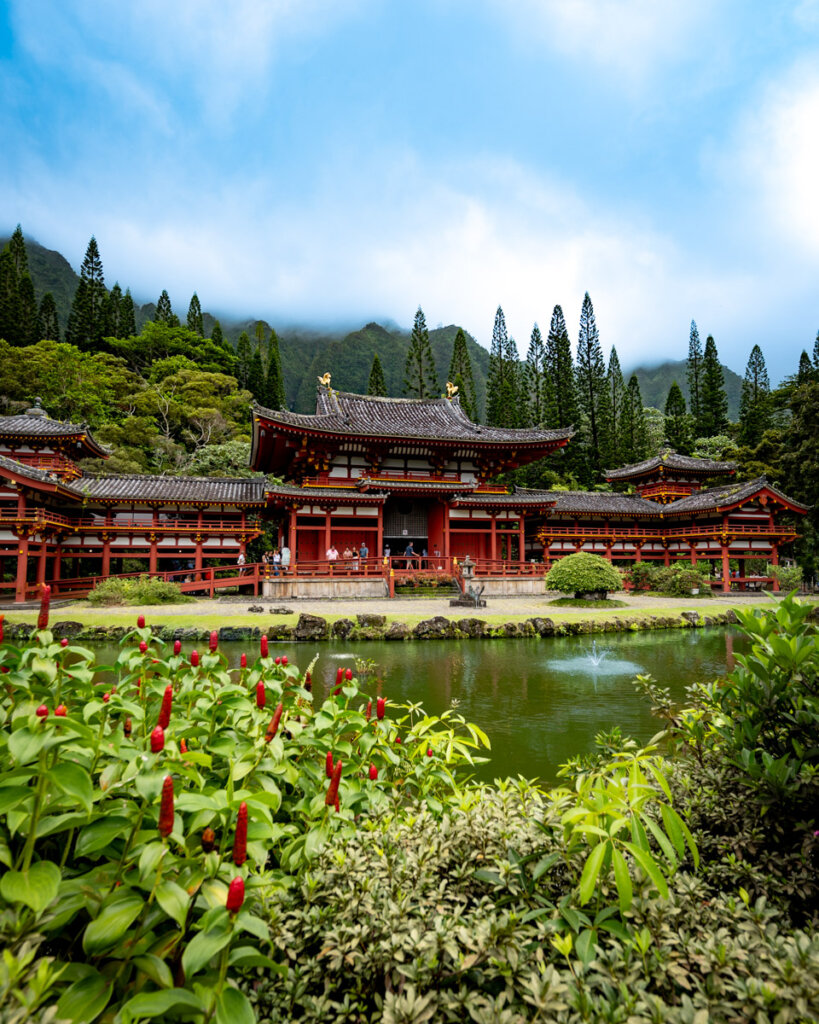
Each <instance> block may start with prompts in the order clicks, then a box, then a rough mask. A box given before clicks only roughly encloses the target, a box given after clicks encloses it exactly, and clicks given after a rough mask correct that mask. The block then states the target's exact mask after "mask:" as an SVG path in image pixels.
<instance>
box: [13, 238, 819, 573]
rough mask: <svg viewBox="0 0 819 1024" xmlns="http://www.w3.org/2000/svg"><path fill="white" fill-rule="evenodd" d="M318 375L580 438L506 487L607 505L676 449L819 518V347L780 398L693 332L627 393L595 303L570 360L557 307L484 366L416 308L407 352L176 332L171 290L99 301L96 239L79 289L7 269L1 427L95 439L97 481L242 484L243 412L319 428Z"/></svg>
mask: <svg viewBox="0 0 819 1024" xmlns="http://www.w3.org/2000/svg"><path fill="white" fill-rule="evenodd" d="M328 370H329V371H330V372H331V373H332V375H333V384H334V386H337V387H339V388H340V389H342V390H349V391H357V392H366V393H369V394H374V395H379V394H380V395H402V394H403V395H409V396H415V397H425V396H430V395H432V396H435V395H439V394H441V393H442V392H443V388H444V385H445V383H446V382H447V381H451V382H452V383H454V384H455V385H456V386H457V387H458V389H459V397H460V400H461V402H462V405H463V406H464V408H465V409H466V411H467V412H468V413H469V415H471V416H472V417H473V418H475V419H477V420H479V421H483V422H486V423H488V424H490V425H494V426H504V427H530V426H542V427H555V428H557V427H566V426H573V427H574V429H575V435H574V438H573V440H572V443H571V444H570V446H569V447H568V449H567V450H566V451H565V453H563V454H562V455H561V456H560V457H559V458H557V459H550V460H544V461H543V462H542V463H536V464H534V465H533V466H528V467H525V468H523V469H521V470H518V471H517V472H516V473H514V474H512V475H511V476H510V477H508V478H506V482H508V483H510V484H522V485H526V486H535V487H549V486H556V487H567V486H568V487H577V486H582V487H595V488H605V487H606V486H607V485H606V484H605V483H604V481H603V471H604V470H606V469H607V468H610V467H614V466H617V465H622V464H625V463H628V462H633V461H637V460H639V459H642V458H645V457H647V456H649V455H652V454H655V453H656V452H658V451H659V450H660V449H661V448H662V447H663V446H664V445H669V446H671V447H673V448H674V449H676V450H677V451H679V452H681V453H684V454H693V455H701V456H708V457H716V458H730V459H735V460H736V461H737V462H738V463H739V467H740V468H739V477H740V479H747V478H750V477H753V476H757V475H759V474H761V473H766V474H767V475H768V477H769V479H770V480H771V481H772V482H774V483H778V484H779V485H780V486H782V487H783V488H784V489H785V490H786V491H788V492H789V493H790V494H791V495H793V496H794V497H796V498H797V499H799V500H801V501H804V502H806V503H808V504H811V505H814V506H816V505H817V504H819V465H817V462H818V461H819V459H818V457H817V452H816V445H815V438H816V437H817V436H819V335H817V338H816V340H815V341H814V342H813V348H812V355H809V354H808V352H807V351H803V353H802V355H801V358H800V360H799V362H798V364H797V365H795V366H794V368H793V373H792V375H791V376H789V377H788V378H787V379H786V380H785V381H784V382H783V383H782V385H781V386H780V387H779V388H772V387H771V384H770V380H769V377H768V373H767V370H766V367H765V358H764V355H763V353H762V351H761V349H760V348H759V347H758V346H754V348H753V350H752V351H751V353H750V355H749V359H748V364H747V366H746V369H745V374H744V377H743V378H738V377H737V375H736V374H732V373H731V371H728V370H727V369H726V368H725V367H724V366H723V365H722V364H721V362H720V359H719V354H718V351H717V345H716V341H715V339H714V338H713V337H712V336H710V335H708V336H707V338H706V340H705V342H704V343H703V342H702V340H701V337H700V333H699V330H698V328H697V325H696V323H695V322H693V321H692V323H691V330H690V335H689V339H688V357H687V359H686V360H685V361H680V362H677V363H667V364H664V366H663V367H660V368H657V369H655V370H653V371H648V370H638V371H635V372H634V373H633V374H631V375H630V376H629V379H628V380H626V377H625V375H624V374H623V371H622V369H621V366H620V361H619V358H618V354H617V352H616V350H615V349H614V348H613V347H612V348H611V350H610V352H609V354H608V358H606V356H605V355H604V351H603V348H602V344H601V341H600V336H599V331H598V329H597V325H596V319H595V313H594V307H593V304H592V300H591V297H590V296H589V295H588V294H586V296H585V298H584V301H583V305H582V309H581V312H580V322H579V332H578V335H577V341H576V343H574V344H573V342H572V339H571V338H570V335H569V329H568V327H567V323H566V317H565V315H564V312H563V309H562V308H561V307H560V306H555V307H554V309H553V311H552V315H551V320H550V323H549V327H548V330H546V331H542V330H541V328H540V327H539V325H538V324H535V325H534V326H533V328H532V332H531V336H530V338H529V340H528V346H527V349H526V352H525V355H524V354H523V353H522V352H521V351H520V349H519V348H518V345H517V343H516V342H515V339H514V338H512V337H511V336H510V335H509V333H508V331H507V327H506V320H505V316H504V312H503V309H502V308H500V307H498V310H497V313H496V316H495V323H494V328H493V333H492V343H491V347H490V350H489V352H487V351H486V350H485V349H483V348H482V347H481V346H480V345H478V344H477V343H476V342H475V340H474V338H472V337H470V336H469V334H467V333H466V332H465V331H464V330H463V329H462V328H460V327H457V326H455V325H451V326H449V327H440V328H437V329H432V330H430V329H429V328H428V327H427V324H426V319H425V317H424V313H423V310H422V309H420V308H419V309H418V310H417V312H416V314H415V319H414V323H413V327H412V330H411V332H409V334H408V333H407V332H405V331H402V330H399V329H397V328H392V329H391V328H388V327H385V326H382V325H380V324H376V323H369V324H367V325H366V326H365V327H362V328H361V329H360V330H358V331H354V332H352V333H346V334H337V335H331V334H330V335H328V334H326V333H325V334H322V333H320V332H312V333H311V332H308V331H282V333H281V335H280V334H279V333H277V331H276V329H275V328H274V327H272V326H271V325H270V324H268V323H267V322H266V321H264V320H251V321H247V322H245V323H240V324H226V325H225V327H224V328H223V326H222V324H221V323H220V321H219V320H218V319H215V318H214V317H213V316H212V315H211V314H209V313H207V312H205V311H203V309H202V306H201V303H200V300H199V298H198V296H197V295H196V294H195V293H194V295H192V296H191V298H190V300H189V302H188V305H187V311H186V313H185V314H184V315H181V313H178V312H175V311H174V309H173V306H172V302H171V299H170V296H169V295H168V292H167V291H165V290H163V291H162V292H161V294H160V296H159V298H158V299H157V301H156V303H150V304H148V305H138V304H136V303H134V301H133V298H132V296H131V293H130V291H129V290H128V289H127V288H126V289H125V291H123V290H122V288H121V287H120V285H119V283H115V284H114V285H113V286H112V287H110V288H108V287H107V286H106V283H105V277H104V269H103V263H102V258H101V255H100V253H99V249H98V246H97V242H96V240H95V239H94V238H92V239H91V240H90V242H89V244H88V248H87V250H86V253H85V257H84V259H83V262H82V267H81V270H80V274H79V276H77V275H76V274H74V271H73V270H72V269H71V267H70V265H69V264H68V262H67V261H66V260H65V259H64V258H63V257H62V256H61V255H60V254H59V253H55V252H52V251H50V250H47V249H44V248H43V247H42V246H39V245H37V244H36V243H27V242H26V240H25V238H24V237H23V233H22V230H21V229H20V227H19V226H18V228H17V229H16V231H15V232H14V233H13V235H12V236H11V237H10V238H9V239H8V241H7V242H6V244H5V245H4V246H3V248H2V252H0V411H2V412H6V413H8V412H15V411H19V410H20V409H23V408H25V407H26V406H27V405H28V404H30V402H31V401H32V399H33V398H34V397H35V396H39V397H40V398H41V399H42V402H43V405H44V407H45V408H46V409H47V411H48V412H49V413H50V415H52V416H54V417H57V418H61V419H68V420H74V421H80V422H85V423H87V424H88V425H89V426H90V427H91V428H92V429H93V430H94V432H95V435H96V436H97V437H98V438H99V440H100V441H101V442H102V443H104V444H106V445H107V446H109V447H110V449H111V451H112V455H111V458H110V459H109V460H107V463H106V464H105V466H104V469H103V471H104V472H108V473H140V472H153V473H156V472H175V473H189V474H194V473H195V474H221V473H230V474H247V473H249V469H248V455H249V430H250V418H249V415H248V406H249V403H250V402H251V400H253V399H254V398H255V400H256V401H258V402H259V403H261V404H262V405H265V406H267V407H269V408H274V409H278V408H291V409H294V410H296V411H301V412H309V411H312V409H313V408H314V402H315V387H316V378H317V376H319V375H321V374H323V373H324V372H326V371H328ZM643 388H645V389H646V393H650V395H651V400H652V402H653V403H655V404H648V403H647V402H646V401H645V397H644V394H643V390H642V389H643ZM99 469H100V467H99V466H89V467H88V470H89V471H97V472H98V471H99ZM818 523H819V521H818V520H817V512H816V509H814V511H813V513H812V515H811V517H810V521H809V523H808V525H807V527H806V531H805V537H804V539H803V540H802V542H800V546H801V555H802V560H803V562H804V565H805V568H806V570H808V571H813V569H814V550H815V548H816V535H817V525H818Z"/></svg>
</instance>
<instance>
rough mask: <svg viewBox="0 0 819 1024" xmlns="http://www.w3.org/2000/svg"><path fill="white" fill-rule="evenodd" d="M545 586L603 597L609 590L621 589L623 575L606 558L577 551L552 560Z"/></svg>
mask: <svg viewBox="0 0 819 1024" xmlns="http://www.w3.org/2000/svg"><path fill="white" fill-rule="evenodd" d="M546 589H547V590H559V591H560V592H561V593H562V594H574V596H575V597H576V598H578V599H583V598H605V596H606V594H608V593H609V592H610V591H613V590H622V589H623V579H622V577H621V575H620V572H619V570H617V569H615V568H614V566H613V565H612V564H611V562H609V561H607V560H606V559H605V558H601V557H600V555H591V554H588V553H586V552H585V551H580V552H578V553H577V554H576V555H567V556H566V557H565V558H561V559H560V561H559V562H555V564H554V565H553V566H552V568H551V569H550V570H549V571H548V573H547V574H546Z"/></svg>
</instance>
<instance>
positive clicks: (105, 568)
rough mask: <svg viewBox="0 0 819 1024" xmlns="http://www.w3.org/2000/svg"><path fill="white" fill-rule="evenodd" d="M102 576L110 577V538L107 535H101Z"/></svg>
mask: <svg viewBox="0 0 819 1024" xmlns="http://www.w3.org/2000/svg"><path fill="white" fill-rule="evenodd" d="M102 575H103V576H110V575H111V537H110V534H108V533H104V534H103V535H102Z"/></svg>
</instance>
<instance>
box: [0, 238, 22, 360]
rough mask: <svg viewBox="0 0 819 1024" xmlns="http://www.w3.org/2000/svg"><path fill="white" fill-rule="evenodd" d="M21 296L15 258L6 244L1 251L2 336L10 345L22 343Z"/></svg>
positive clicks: (0, 324)
mask: <svg viewBox="0 0 819 1024" xmlns="http://www.w3.org/2000/svg"><path fill="white" fill-rule="evenodd" d="M19 306H20V303H19V296H18V293H17V270H16V268H15V266H14V258H13V256H12V255H11V252H10V250H9V247H8V246H7V245H6V246H5V247H4V248H3V251H2V252H0V338H3V339H4V340H5V341H7V342H8V343H9V345H18V344H20V342H19V340H18V337H19V332H18V325H19V322H20V315H19Z"/></svg>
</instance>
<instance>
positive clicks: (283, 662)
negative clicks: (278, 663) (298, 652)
mask: <svg viewBox="0 0 819 1024" xmlns="http://www.w3.org/2000/svg"><path fill="white" fill-rule="evenodd" d="M286 664H287V655H286V654H283V655H282V665H286Z"/></svg>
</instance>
